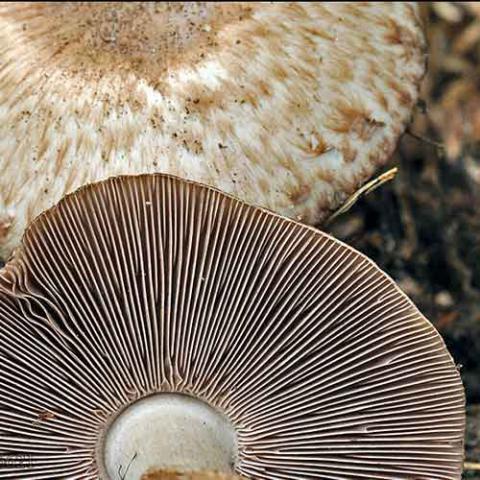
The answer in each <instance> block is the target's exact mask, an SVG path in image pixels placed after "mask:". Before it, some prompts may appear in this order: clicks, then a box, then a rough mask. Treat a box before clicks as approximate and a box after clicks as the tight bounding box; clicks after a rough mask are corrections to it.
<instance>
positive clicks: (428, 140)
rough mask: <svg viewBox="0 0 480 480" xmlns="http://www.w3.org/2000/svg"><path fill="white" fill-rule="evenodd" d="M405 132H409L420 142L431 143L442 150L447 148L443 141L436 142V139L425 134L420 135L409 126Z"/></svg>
mask: <svg viewBox="0 0 480 480" xmlns="http://www.w3.org/2000/svg"><path fill="white" fill-rule="evenodd" d="M405 133H407V134H408V135H410V136H411V137H413V138H414V139H415V140H418V141H419V142H423V143H426V144H427V145H431V146H432V147H436V148H438V149H440V150H445V145H444V144H443V143H440V142H436V141H435V140H432V139H430V138H427V137H424V136H423V135H419V134H418V133H414V132H412V131H411V130H410V129H409V128H407V130H406V131H405Z"/></svg>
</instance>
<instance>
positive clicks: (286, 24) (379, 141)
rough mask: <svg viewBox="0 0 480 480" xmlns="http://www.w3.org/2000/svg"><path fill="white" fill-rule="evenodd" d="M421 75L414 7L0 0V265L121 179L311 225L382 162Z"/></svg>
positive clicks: (418, 26) (414, 96)
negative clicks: (197, 190) (235, 200)
mask: <svg viewBox="0 0 480 480" xmlns="http://www.w3.org/2000/svg"><path fill="white" fill-rule="evenodd" d="M424 66H425V55H424V36H423V31H422V28H421V22H420V19H419V8H418V5H417V4H416V3H409V2H398V3H394V4H392V3H390V2H385V3H380V2H371V3H368V2H367V3H354V2H339V3H333V2H332V3H330V2H305V3H297V2H289V3H283V2H253V3H249V2H237V3H228V2H227V3H224V2H222V3H220V2H217V3H216V2H199V3H195V2H184V3H177V2H166V3H151V2H143V3H130V2H128V3H127V2H124V3H109V2H98V3H93V2H92V3H91V2H66V3H63V4H60V5H59V4H56V3H53V2H50V3H29V2H10V3H8V2H5V3H2V4H1V5H0V172H2V175H1V176H0V257H4V258H6V257H7V256H8V255H9V254H10V252H11V251H12V249H13V248H14V247H15V246H17V245H18V244H19V242H20V238H21V235H22V233H23V231H24V230H25V227H26V225H27V224H28V223H29V222H30V221H31V220H32V219H33V218H34V217H36V216H37V215H38V214H39V213H40V212H42V211H44V210H46V209H47V208H49V207H50V206H52V205H53V204H55V203H56V202H57V201H58V200H59V199H60V198H61V197H62V196H63V195H65V194H66V193H68V192H71V191H74V190H75V189H76V188H78V187H80V186H82V185H84V184H87V183H89V182H93V181H97V180H102V179H106V178H108V177H110V176H114V175H117V174H132V173H150V172H165V173H171V174H175V175H178V176H180V177H183V178H186V179H191V180H196V181H199V182H202V183H205V184H208V185H212V186H215V187H217V188H219V189H221V190H223V191H225V192H227V193H232V194H234V195H236V196H237V197H239V198H241V199H243V200H244V201H247V202H249V203H252V204H255V205H259V206H263V207H266V208H269V209H271V210H274V211H276V212H277V213H280V214H282V215H285V216H288V217H290V218H294V219H297V220H301V221H304V222H306V223H311V224H318V222H320V221H321V220H322V219H324V218H326V216H328V215H329V214H330V213H331V212H332V211H333V210H334V209H335V208H336V207H337V206H338V205H339V204H341V203H342V202H343V201H344V200H345V199H346V198H347V197H348V196H349V195H350V194H352V193H353V192H354V191H355V190H356V189H357V188H358V186H359V185H360V184H362V183H363V182H364V181H365V180H367V179H368V178H369V177H370V176H371V175H372V174H373V172H374V171H375V169H376V168H377V167H378V166H379V165H382V164H384V163H385V162H386V160H387V159H388V157H389V155H390V154H391V152H392V150H393V148H394V146H395V143H396V141H397V139H398V137H399V135H400V134H401V133H402V132H403V130H404V127H405V124H406V122H407V121H408V120H409V117H410V113H411V109H412V106H413V105H414V104H415V102H416V100H417V90H418V86H419V82H420V80H421V78H422V76H423V73H424Z"/></svg>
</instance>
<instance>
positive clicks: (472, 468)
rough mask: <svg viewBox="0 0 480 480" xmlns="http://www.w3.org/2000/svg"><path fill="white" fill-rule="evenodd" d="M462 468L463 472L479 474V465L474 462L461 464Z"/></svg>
mask: <svg viewBox="0 0 480 480" xmlns="http://www.w3.org/2000/svg"><path fill="white" fill-rule="evenodd" d="M463 468H464V469H465V470H470V471H474V472H480V463H476V462H465V463H464V464H463Z"/></svg>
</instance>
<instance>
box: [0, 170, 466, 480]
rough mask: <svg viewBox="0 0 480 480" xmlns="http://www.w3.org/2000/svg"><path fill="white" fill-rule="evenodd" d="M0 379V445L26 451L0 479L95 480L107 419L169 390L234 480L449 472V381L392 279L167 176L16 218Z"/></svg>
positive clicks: (434, 342) (103, 186)
mask: <svg viewBox="0 0 480 480" xmlns="http://www.w3.org/2000/svg"><path fill="white" fill-rule="evenodd" d="M0 378H1V379H2V382H1V384H0V402H1V415H0V452H2V453H5V452H12V451H15V452H23V453H28V454H29V455H31V465H29V467H28V470H25V467H24V466H22V470H21V473H20V467H18V469H15V467H12V466H10V467H6V466H5V465H0V477H2V478H3V477H4V476H5V475H7V471H8V472H9V474H11V475H13V476H15V475H19V474H21V475H22V476H24V475H25V473H28V475H29V478H36V479H40V478H45V479H46V478H48V479H50V480H51V479H60V478H61V479H65V478H81V479H82V480H89V479H91V480H93V479H97V478H98V473H99V468H101V465H100V464H101V462H102V448H104V445H103V443H102V442H103V440H102V438H104V437H105V435H108V432H109V425H111V424H112V421H113V422H115V418H121V417H118V415H119V412H121V411H123V409H126V408H130V405H136V404H137V402H138V401H141V402H143V399H144V398H146V397H148V396H150V395H160V396H162V395H171V394H174V395H177V396H178V395H179V394H183V395H187V396H190V397H192V398H195V399H198V400H199V401H202V402H205V403H207V404H208V405H209V406H210V407H211V408H212V409H214V410H215V411H216V412H219V414H221V415H223V416H224V417H225V418H226V419H228V421H229V422H231V425H232V426H233V428H234V429H235V433H236V442H237V443H236V445H237V446H238V452H237V455H236V459H235V462H234V465H233V467H234V470H235V473H238V474H240V475H243V476H245V477H246V478H249V479H255V480H260V479H263V480H272V479H278V480H280V479H292V480H293V479H299V478H302V479H304V480H313V479H316V480H318V479H320V478H321V479H322V480H327V479H331V480H340V479H346V478H348V479H359V480H360V479H364V480H365V479H368V480H373V479H383V480H403V479H404V480H407V479H409V480H411V479H412V478H415V479H420V478H425V479H426V478H428V479H429V480H447V479H448V480H454V479H460V476H461V470H462V461H463V437H464V429H465V412H464V403H465V399H464V390H463V386H462V382H461V379H460V375H459V373H458V371H457V369H456V367H455V364H454V362H453V360H452V358H451V357H450V355H449V353H448V351H447V349H446V347H445V344H444V342H443V340H442V338H441V337H440V335H439V334H438V332H437V331H436V330H435V328H434V327H433V326H432V325H431V324H430V323H429V322H428V320H427V319H425V317H423V316H422V314H421V313H420V312H419V311H418V310H417V308H416V307H415V306H414V305H413V304H412V302H411V301H410V300H409V299H408V298H407V297H406V296H405V294H403V293H402V292H401V291H400V289H399V288H398V287H397V286H396V285H395V283H394V282H393V281H392V280H391V279H390V278H389V277H388V276H387V275H386V274H385V273H383V272H382V271H381V270H380V269H379V268H378V267H377V266H376V265H375V264H374V263H373V262H372V261H370V260H369V259H367V258H366V257H365V256H364V255H362V254H361V253H359V252H357V251H355V250H354V249H352V248H351V247H349V246H347V245H345V244H343V243H341V242H339V241H337V240H335V239H334V238H332V237H330V236H329V235H326V234H325V233H322V232H321V231H318V230H316V229H314V228H312V227H309V226H306V225H304V224H301V223H298V222H295V221H293V220H289V219H287V218H284V217H281V216H278V215H276V214H274V213H272V212H269V211H266V210H263V209H260V208H257V207H253V206H250V205H247V204H245V203H243V202H242V201H240V200H237V199H235V198H233V197H231V196H228V195H226V194H224V193H221V192H219V191H217V190H215V189H213V188H211V187H207V186H202V185H199V184H196V183H192V182H187V181H185V180H181V179H178V178H175V177H170V176H165V175H160V174H157V175H144V176H131V177H129V176H126V177H117V178H114V179H110V180H107V181H104V182H101V183H98V184H94V185H91V186H87V187H84V188H82V189H80V190H79V191H77V192H76V193H74V194H72V195H69V196H67V197H66V198H65V199H63V200H62V201H61V202H60V203H59V204H58V205H57V206H55V207H54V208H52V209H51V210H49V211H47V212H46V213H44V214H43V215H41V216H40V217H39V218H37V219H36V221H35V222H34V223H33V224H32V225H31V226H30V227H29V229H28V230H27V232H26V234H25V236H24V238H23V241H22V244H21V247H20V248H19V249H17V250H16V252H15V254H14V256H13V258H12V259H11V260H10V261H9V262H8V263H7V264H6V265H5V267H4V268H3V269H2V270H0ZM136 454H137V455H138V456H139V458H140V457H141V455H142V451H141V446H140V447H139V450H138V451H137V452H136ZM128 460H129V459H128V458H126V459H125V463H127V462H128ZM172 468H173V467H172ZM144 473H148V472H144ZM226 473H227V472H226Z"/></svg>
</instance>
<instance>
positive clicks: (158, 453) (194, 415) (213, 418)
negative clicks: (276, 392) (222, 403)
mask: <svg viewBox="0 0 480 480" xmlns="http://www.w3.org/2000/svg"><path fill="white" fill-rule="evenodd" d="M98 456H99V459H98V460H99V461H98V463H99V465H101V466H103V468H102V470H103V472H102V475H101V478H106V479H109V480H114V479H115V480H116V479H117V478H119V476H120V478H123V477H122V476H123V475H125V474H126V473H127V470H128V478H129V479H136V480H137V479H138V480H139V479H140V478H143V477H144V476H145V475H148V474H151V472H158V471H178V472H187V471H206V470H209V471H216V472H222V473H225V474H231V473H233V468H234V465H235V461H236V456H237V439H236V432H235V429H234V427H233V425H232V424H231V423H230V422H229V421H228V420H227V419H226V417H224V416H223V415H222V414H221V413H220V412H218V411H216V410H215V409H213V408H212V407H211V406H209V405H208V404H207V403H205V402H203V401H202V400H199V399H198V398H193V397H190V396H187V395H181V394H176V393H159V394H155V395H151V396H149V397H146V398H143V399H141V400H138V401H137V402H135V403H133V404H132V405H130V406H129V407H128V408H127V409H125V410H123V411H122V412H121V413H120V414H119V415H118V416H117V417H116V418H114V420H113V421H112V422H111V423H110V425H109V427H108V428H107V430H106V432H105V435H104V437H103V439H102V440H101V442H100V445H99V448H98Z"/></svg>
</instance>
